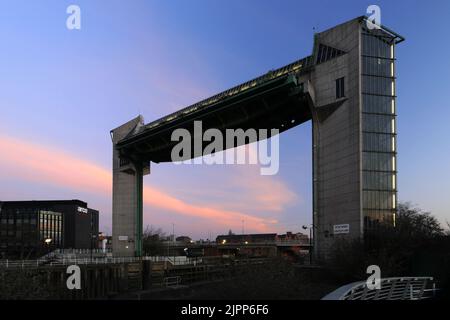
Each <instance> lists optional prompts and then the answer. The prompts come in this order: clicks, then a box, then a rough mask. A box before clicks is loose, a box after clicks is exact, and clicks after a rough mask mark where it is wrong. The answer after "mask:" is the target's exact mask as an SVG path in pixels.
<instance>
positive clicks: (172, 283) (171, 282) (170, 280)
mask: <svg viewBox="0 0 450 320" xmlns="http://www.w3.org/2000/svg"><path fill="white" fill-rule="evenodd" d="M180 283H181V277H180V276H175V277H166V278H164V286H165V287H176V286H179V285H180Z"/></svg>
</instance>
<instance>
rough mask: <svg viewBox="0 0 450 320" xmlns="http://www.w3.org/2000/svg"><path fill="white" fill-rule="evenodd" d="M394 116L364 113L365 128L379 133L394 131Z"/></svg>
mask: <svg viewBox="0 0 450 320" xmlns="http://www.w3.org/2000/svg"><path fill="white" fill-rule="evenodd" d="M393 119H394V116H390V115H378V114H366V113H365V114H363V130H364V131H369V132H378V133H393V132H394V128H393V127H392V125H393V124H394V121H393Z"/></svg>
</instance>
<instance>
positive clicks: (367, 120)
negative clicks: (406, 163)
mask: <svg viewBox="0 0 450 320" xmlns="http://www.w3.org/2000/svg"><path fill="white" fill-rule="evenodd" d="M361 37H362V39H361V40H362V42H361V43H362V57H361V67H362V70H361V71H362V72H361V80H362V84H361V85H362V88H361V91H362V152H363V154H362V188H363V204H362V205H363V214H364V228H365V230H373V229H376V228H377V227H378V226H380V225H381V224H384V225H395V214H396V209H397V181H396V179H397V177H396V104H395V56H394V40H395V39H394V38H393V37H392V36H390V35H388V34H387V33H385V32H384V31H383V30H376V29H375V30H368V29H363V30H362V35H361Z"/></svg>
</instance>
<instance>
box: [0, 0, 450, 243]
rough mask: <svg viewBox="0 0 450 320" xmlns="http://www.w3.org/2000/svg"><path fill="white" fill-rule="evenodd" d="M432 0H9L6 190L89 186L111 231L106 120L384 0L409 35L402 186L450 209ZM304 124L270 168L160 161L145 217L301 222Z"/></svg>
mask: <svg viewBox="0 0 450 320" xmlns="http://www.w3.org/2000/svg"><path fill="white" fill-rule="evenodd" d="M430 3H431V2H413V1H395V2H393V1H389V2H388V1H379V2H369V1H339V2H338V1H317V2H311V1H256V0H254V1H250V0H247V1H237V0H228V1H201V0H196V1H173V0H171V1H162V0H160V1H138V0H136V1H129V2H125V1H100V0H98V1H93V0H90V1H77V0H72V1H62V0H48V1H44V0H38V1H33V2H30V1H5V0H2V1H0V4H1V8H2V10H1V11H0V39H1V40H2V45H1V50H0V70H1V71H0V142H1V143H2V149H3V150H2V155H0V182H1V183H0V199H3V200H13V199H49V198H70V199H72V198H80V199H82V200H85V201H87V202H88V203H89V205H90V206H91V207H93V208H98V209H100V210H101V212H102V216H101V228H102V229H104V230H106V231H110V221H111V218H110V216H111V195H110V193H109V189H108V187H103V184H104V183H107V182H105V181H107V180H108V179H109V178H108V176H107V173H108V172H109V171H110V169H111V140H110V137H109V131H110V130H111V129H112V128H114V127H116V126H118V125H120V124H121V123H123V122H125V121H127V120H129V119H132V118H134V117H135V116H136V115H137V114H142V115H143V116H144V118H145V119H146V121H147V122H149V121H152V120H154V119H156V118H158V117H160V116H163V115H165V114H167V113H170V112H173V111H175V110H177V109H179V108H181V107H184V106H187V105H189V104H191V103H194V102H196V101H198V100H200V99H202V98H205V97H208V96H210V95H212V94H214V93H217V92H219V91H222V90H224V89H227V88H228V87H230V86H233V85H235V84H238V83H240V82H243V81H246V80H248V79H250V78H253V77H255V76H258V75H261V74H263V73H265V72H267V71H268V70H270V69H273V68H276V67H280V66H283V65H285V64H287V63H290V62H292V61H294V60H297V59H299V58H302V57H305V56H307V55H309V54H310V53H311V50H312V43H313V34H314V29H315V30H316V31H322V30H325V29H327V28H329V27H332V26H334V25H336V24H338V23H341V22H344V21H346V20H349V19H352V18H354V17H356V16H360V15H363V14H365V12H366V8H367V6H368V5H370V4H378V5H379V6H380V7H381V10H382V11H381V13H382V16H381V18H382V23H383V24H385V25H386V26H388V27H390V28H391V29H393V30H395V31H397V32H398V33H400V34H402V35H403V36H405V38H406V41H405V42H404V43H401V44H400V45H399V46H398V48H397V58H398V62H397V75H398V80H397V94H398V133H399V136H398V150H399V156H398V168H399V174H398V186H399V198H400V200H402V201H411V202H413V203H415V204H417V205H419V206H420V207H422V208H423V209H425V210H430V211H432V212H433V213H434V214H435V215H436V216H438V218H439V219H440V220H441V221H442V222H445V221H446V220H450V213H449V211H448V208H449V207H450V197H448V194H449V191H450V170H449V165H450V148H449V140H450V126H449V124H448V123H449V120H450V108H449V103H448V101H450V81H449V80H450V79H449V77H450V59H449V57H450V41H448V39H449V37H448V32H449V31H450V27H449V26H448V19H449V18H450V2H448V1H433V2H432V5H430ZM70 4H77V5H79V6H80V8H81V19H82V20H81V21H82V22H81V27H82V28H81V30H79V31H69V30H68V29H67V28H66V26H65V23H66V18H67V16H68V15H67V14H66V8H67V6H68V5H70ZM313 28H314V29H313ZM310 130H311V126H310V124H304V125H302V126H299V127H296V128H294V129H292V130H290V131H288V132H286V133H285V134H283V135H281V136H280V143H281V150H280V172H279V174H278V175H276V176H273V177H261V176H259V170H257V168H253V167H250V168H243V167H240V166H213V167H211V166H192V167H186V166H181V167H179V166H174V165H171V164H160V165H155V166H153V167H152V174H151V175H150V176H147V177H146V178H145V184H146V186H147V187H148V188H149V191H148V192H149V197H150V198H151V197H153V199H150V200H149V201H148V202H147V203H146V206H145V219H144V220H145V221H144V222H145V223H146V224H149V225H150V224H151V225H154V226H157V227H161V228H163V229H164V230H166V231H168V232H169V231H170V230H171V228H172V223H174V224H175V226H176V233H177V234H181V233H183V234H190V235H193V236H194V237H195V238H206V237H208V235H209V233H212V234H213V235H215V234H217V233H222V232H227V231H228V229H230V228H231V229H233V230H234V231H236V232H240V228H241V225H242V220H244V228H245V229H246V231H255V232H259V231H263V230H268V229H267V228H269V229H271V230H272V229H273V231H276V232H282V231H286V230H292V231H299V230H300V227H301V225H302V224H307V223H310V220H311V150H310V149H311V133H310ZM57 160H58V161H60V162H58V161H57ZM62 160H64V165H63V164H61V162H62ZM53 161H54V162H53ZM79 164H81V165H79ZM80 168H83V169H80ZM58 170H59V171H58ZM90 174H96V177H97V178H96V179H97V180H95V179H93V181H89V180H91V175H90ZM271 189H272V191H271ZM165 197H166V198H165ZM156 198H158V199H166V200H167V201H166V203H170V205H163V204H162V203H161V202H162V200H160V202H158V199H156ZM187 211H189V212H187ZM227 214H229V218H227V219H222V218H221V219H215V218H214V217H216V216H217V217H219V216H221V215H227ZM208 215H210V217H209V218H208ZM274 221H276V222H274ZM258 225H260V226H258ZM263 225H264V227H262V226H263ZM267 226H269V227H267Z"/></svg>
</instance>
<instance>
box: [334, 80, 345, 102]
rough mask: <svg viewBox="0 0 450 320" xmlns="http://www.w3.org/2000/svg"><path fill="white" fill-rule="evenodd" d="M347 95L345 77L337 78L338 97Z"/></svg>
mask: <svg viewBox="0 0 450 320" xmlns="http://www.w3.org/2000/svg"><path fill="white" fill-rule="evenodd" d="M343 97H345V89H344V77H342V78H339V79H336V99H339V98H343Z"/></svg>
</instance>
